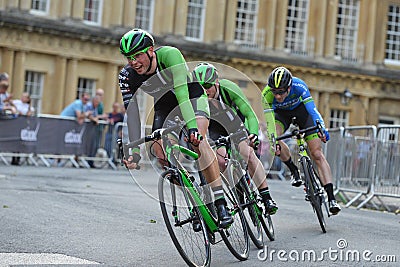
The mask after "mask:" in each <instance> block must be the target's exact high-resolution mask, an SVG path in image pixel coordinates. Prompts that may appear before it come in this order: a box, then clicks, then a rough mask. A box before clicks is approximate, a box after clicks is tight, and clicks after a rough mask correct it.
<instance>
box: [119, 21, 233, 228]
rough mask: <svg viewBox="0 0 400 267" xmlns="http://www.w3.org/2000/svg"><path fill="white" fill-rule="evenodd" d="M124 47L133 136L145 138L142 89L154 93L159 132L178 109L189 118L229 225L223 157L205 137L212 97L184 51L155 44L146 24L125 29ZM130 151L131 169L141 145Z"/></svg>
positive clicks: (122, 76) (123, 85)
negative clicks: (194, 77)
mask: <svg viewBox="0 0 400 267" xmlns="http://www.w3.org/2000/svg"><path fill="white" fill-rule="evenodd" d="M119 48H120V52H121V54H122V55H124V56H125V58H126V59H127V61H128V64H127V65H126V66H125V67H124V68H123V69H122V70H121V71H120V73H119V87H120V89H121V94H122V98H123V101H124V105H125V108H126V110H127V114H128V118H127V124H128V133H129V140H130V141H134V140H137V139H139V138H140V137H141V131H140V128H141V127H140V126H141V122H140V115H139V108H138V102H137V98H136V94H135V93H136V92H137V90H138V89H141V90H143V91H144V92H145V93H147V94H149V95H150V96H152V97H153V98H154V119H153V126H152V130H153V131H155V130H157V129H160V128H162V127H163V123H164V122H165V121H167V119H168V118H171V114H174V113H178V114H179V115H180V116H181V118H182V117H183V119H184V120H185V122H186V125H187V128H188V131H189V140H188V141H189V142H190V143H191V144H192V147H193V149H194V150H195V151H196V152H197V153H199V155H200V158H199V165H200V168H201V170H202V172H203V174H204V176H205V178H206V180H207V183H208V184H210V186H211V188H212V190H213V192H214V196H215V206H216V207H217V211H218V219H219V226H220V227H221V228H227V227H229V225H230V224H231V223H232V222H233V218H232V216H231V214H230V213H229V212H228V211H227V208H226V200H225V196H224V192H223V189H222V181H221V177H220V173H219V169H218V163H217V159H216V156H215V153H214V151H213V150H212V148H211V147H210V144H209V143H208V142H207V139H206V138H204V139H203V137H205V136H206V133H207V128H208V125H209V107H208V103H207V96H206V94H205V92H204V90H203V88H202V87H201V86H200V85H199V84H198V83H193V82H191V81H190V77H191V76H190V73H189V71H188V67H187V64H186V61H185V59H184V57H183V55H182V53H181V52H180V51H179V50H178V49H177V48H175V47H171V46H162V47H159V48H157V49H155V48H154V39H153V36H151V35H150V34H149V33H148V32H146V31H144V30H142V29H133V30H131V31H128V32H127V33H125V34H124V35H123V36H122V38H121V40H120V47H119ZM172 118H173V117H172ZM153 148H154V150H155V154H156V156H157V158H158V159H162V158H163V157H164V153H163V148H162V147H161V146H157V145H155V146H153ZM129 152H130V153H129V156H128V157H127V158H126V159H125V160H124V163H125V165H126V166H127V168H129V169H135V168H136V167H137V164H138V162H139V160H140V150H139V148H134V149H132V150H131V151H129ZM163 164H166V162H165V161H164V163H163ZM195 227H197V228H198V227H199V225H198V224H197V225H196V226H195V225H194V228H195ZM195 230H199V229H195Z"/></svg>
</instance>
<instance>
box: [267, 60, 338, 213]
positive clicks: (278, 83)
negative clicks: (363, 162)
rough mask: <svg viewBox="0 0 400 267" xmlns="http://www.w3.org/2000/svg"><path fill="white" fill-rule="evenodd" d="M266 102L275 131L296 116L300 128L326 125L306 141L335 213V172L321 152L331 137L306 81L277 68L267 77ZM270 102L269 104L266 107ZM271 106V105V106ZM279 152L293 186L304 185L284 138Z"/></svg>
mask: <svg viewBox="0 0 400 267" xmlns="http://www.w3.org/2000/svg"><path fill="white" fill-rule="evenodd" d="M262 94H263V101H264V105H265V107H266V108H265V114H266V116H269V115H270V114H271V113H272V114H274V115H275V122H276V133H277V135H278V136H279V135H281V134H282V133H283V132H285V131H286V130H287V129H288V127H289V125H290V123H291V121H292V118H293V117H296V118H297V122H298V124H299V127H300V128H301V129H304V128H307V127H311V126H314V125H316V120H319V121H320V122H321V123H322V126H323V127H324V135H323V136H322V135H320V134H319V133H318V134H317V133H316V132H306V134H305V140H306V142H307V145H308V148H309V150H310V154H311V158H312V159H313V160H314V161H315V163H316V165H317V168H318V171H319V173H320V174H321V180H322V181H321V182H322V183H323V186H324V188H325V191H326V192H327V194H328V201H329V211H330V212H331V213H332V214H333V215H336V214H338V213H339V212H340V210H341V208H340V206H339V204H338V203H337V202H336V200H335V196H334V194H333V184H332V172H331V168H330V166H329V163H328V161H327V160H326V158H325V156H324V153H323V152H322V143H321V140H322V142H324V143H325V142H327V141H328V140H329V133H328V131H327V130H326V128H325V125H324V122H323V119H322V117H321V115H320V113H319V112H318V110H317V108H316V106H315V104H314V100H313V98H312V97H311V94H310V91H309V89H308V87H307V85H306V83H305V82H304V81H303V80H301V79H299V78H297V77H293V76H292V74H291V73H290V71H289V70H288V69H287V68H285V67H277V68H275V69H274V70H273V71H272V72H271V73H270V75H269V77H268V84H267V86H266V87H265V88H264V90H263V92H262ZM267 105H268V106H267ZM269 107H272V109H271V108H269ZM276 154H277V155H278V156H280V158H281V160H282V161H283V162H284V163H285V164H286V166H288V168H289V169H290V171H291V173H292V178H293V179H292V185H293V186H296V187H298V186H300V185H301V184H302V181H301V178H300V173H299V169H298V168H297V166H296V165H295V164H294V163H293V161H292V159H291V156H290V151H289V147H288V146H287V145H286V144H285V142H283V141H279V146H277V151H276Z"/></svg>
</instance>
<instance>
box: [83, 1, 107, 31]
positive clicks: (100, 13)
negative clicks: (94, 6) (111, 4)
mask: <svg viewBox="0 0 400 267" xmlns="http://www.w3.org/2000/svg"><path fill="white" fill-rule="evenodd" d="M88 1H96V2H98V14H97V20H88V19H86V18H85V15H86V12H87V9H88V7H86V4H87V3H88ZM102 20H103V0H85V4H84V8H83V22H84V23H85V24H88V25H93V26H100V25H101V22H102Z"/></svg>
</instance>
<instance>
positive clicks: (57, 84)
mask: <svg viewBox="0 0 400 267" xmlns="http://www.w3.org/2000/svg"><path fill="white" fill-rule="evenodd" d="M55 61H56V62H55V65H56V68H55V70H54V74H53V80H52V83H51V88H50V90H48V91H47V94H46V96H47V97H49V99H46V101H43V102H42V103H43V110H46V111H48V112H49V113H51V114H59V113H60V112H61V111H62V110H63V109H64V92H65V85H66V80H65V78H66V75H67V59H66V58H65V57H61V56H58V57H56V58H55Z"/></svg>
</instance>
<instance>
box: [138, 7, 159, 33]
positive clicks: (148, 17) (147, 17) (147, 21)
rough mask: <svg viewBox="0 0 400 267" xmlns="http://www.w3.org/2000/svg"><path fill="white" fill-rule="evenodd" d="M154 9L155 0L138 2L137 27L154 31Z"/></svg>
mask: <svg viewBox="0 0 400 267" xmlns="http://www.w3.org/2000/svg"><path fill="white" fill-rule="evenodd" d="M153 10H154V1H153V0H138V1H137V3H136V17H135V27H137V28H141V29H143V30H147V31H150V32H151V31H152V24H151V22H152V21H153Z"/></svg>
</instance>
